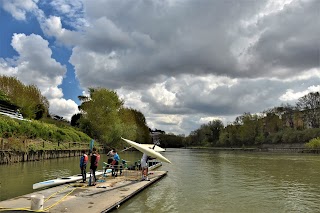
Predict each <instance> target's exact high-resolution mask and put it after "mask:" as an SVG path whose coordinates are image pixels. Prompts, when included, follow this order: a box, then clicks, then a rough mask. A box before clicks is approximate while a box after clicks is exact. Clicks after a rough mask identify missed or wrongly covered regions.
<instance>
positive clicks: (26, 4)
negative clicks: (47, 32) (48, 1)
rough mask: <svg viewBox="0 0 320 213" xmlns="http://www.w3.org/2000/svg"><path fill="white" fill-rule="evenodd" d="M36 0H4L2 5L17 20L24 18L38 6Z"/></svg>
mask: <svg viewBox="0 0 320 213" xmlns="http://www.w3.org/2000/svg"><path fill="white" fill-rule="evenodd" d="M37 3H38V0H4V1H2V7H3V9H5V10H6V11H7V12H9V13H11V15H12V16H13V17H14V18H15V19H17V20H26V14H27V13H28V12H33V11H34V10H36V9H37V8H38V6H37Z"/></svg>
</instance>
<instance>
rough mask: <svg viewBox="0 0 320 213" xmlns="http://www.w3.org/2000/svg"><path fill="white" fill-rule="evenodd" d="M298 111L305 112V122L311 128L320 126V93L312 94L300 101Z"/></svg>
mask: <svg viewBox="0 0 320 213" xmlns="http://www.w3.org/2000/svg"><path fill="white" fill-rule="evenodd" d="M297 109H299V110H301V111H303V113H304V120H305V122H307V123H308V124H309V125H310V127H311V128H319V126H320V93H319V92H311V93H309V94H307V95H305V96H303V97H301V98H299V99H298V103H297Z"/></svg>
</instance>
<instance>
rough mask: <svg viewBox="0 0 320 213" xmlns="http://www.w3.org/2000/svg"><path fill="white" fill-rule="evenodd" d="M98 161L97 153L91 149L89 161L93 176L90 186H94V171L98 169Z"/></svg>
mask: <svg viewBox="0 0 320 213" xmlns="http://www.w3.org/2000/svg"><path fill="white" fill-rule="evenodd" d="M99 160H100V155H99V154H98V153H97V150H96V148H93V149H92V155H91V159H90V172H91V174H92V175H93V181H91V184H89V185H91V186H95V185H96V181H97V178H96V170H97V168H98V164H99Z"/></svg>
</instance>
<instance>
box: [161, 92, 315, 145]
mask: <svg viewBox="0 0 320 213" xmlns="http://www.w3.org/2000/svg"><path fill="white" fill-rule="evenodd" d="M319 125H320V94H319V92H314V93H309V94H307V95H305V96H303V97H301V98H300V99H299V100H298V102H297V104H296V105H295V106H291V105H288V104H287V105H282V106H280V107H274V108H272V109H269V110H266V111H264V112H262V113H260V114H250V113H244V114H243V115H241V116H239V117H237V118H236V119H235V121H234V122H233V123H232V124H229V125H227V126H226V127H224V125H223V123H222V121H220V120H213V121H210V122H209V123H208V124H203V125H201V126H200V128H199V129H196V130H194V131H192V132H191V133H190V135H189V136H187V137H184V136H182V135H173V134H167V135H162V136H161V142H162V144H163V145H164V146H165V147H184V146H216V147H252V146H255V147H257V146H260V145H262V144H265V143H267V144H278V143H307V142H310V143H308V144H307V147H309V148H320V128H319Z"/></svg>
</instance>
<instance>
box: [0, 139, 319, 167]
mask: <svg viewBox="0 0 320 213" xmlns="http://www.w3.org/2000/svg"><path fill="white" fill-rule="evenodd" d="M185 149H208V150H221V151H245V152H277V153H310V154H320V149H308V148H305V146H304V144H303V143H296V144H262V145H261V146H258V147H185ZM80 155H81V150H80V149H76V150H39V151H30V152H19V151H11V150H0V165H1V164H11V163H18V162H30V161H41V160H47V159H57V158H69V157H76V156H80Z"/></svg>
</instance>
